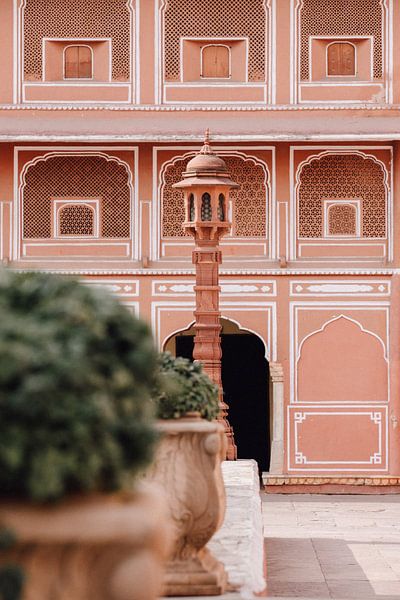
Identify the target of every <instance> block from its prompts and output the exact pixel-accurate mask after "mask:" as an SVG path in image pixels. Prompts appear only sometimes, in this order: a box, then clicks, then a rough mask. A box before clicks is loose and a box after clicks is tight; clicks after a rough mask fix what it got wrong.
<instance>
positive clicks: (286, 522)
mask: <svg viewBox="0 0 400 600" xmlns="http://www.w3.org/2000/svg"><path fill="white" fill-rule="evenodd" d="M262 499H263V519H264V534H265V544H266V555H267V581H268V590H267V597H274V598H275V599H276V600H277V599H278V598H279V599H281V598H284V599H291V598H301V599H302V600H309V599H310V600H311V599H315V598H318V599H320V600H327V599H328V598H329V599H331V598H333V599H335V600H336V599H340V600H347V599H349V598H352V599H354V598H356V599H357V600H369V599H371V598H374V599H375V600H400V495H399V496H335V495H332V496H325V495H324V496H322V495H312V496H311V495H288V496H287V495H275V494H268V495H266V494H263V496H262Z"/></svg>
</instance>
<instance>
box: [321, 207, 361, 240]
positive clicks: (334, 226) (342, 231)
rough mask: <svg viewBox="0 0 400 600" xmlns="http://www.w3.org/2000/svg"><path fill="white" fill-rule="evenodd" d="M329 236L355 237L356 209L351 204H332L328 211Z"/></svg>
mask: <svg viewBox="0 0 400 600" xmlns="http://www.w3.org/2000/svg"><path fill="white" fill-rule="evenodd" d="M328 233H329V235H356V233H357V215H356V207H355V206H352V205H351V204H334V205H332V206H330V207H329V211H328Z"/></svg>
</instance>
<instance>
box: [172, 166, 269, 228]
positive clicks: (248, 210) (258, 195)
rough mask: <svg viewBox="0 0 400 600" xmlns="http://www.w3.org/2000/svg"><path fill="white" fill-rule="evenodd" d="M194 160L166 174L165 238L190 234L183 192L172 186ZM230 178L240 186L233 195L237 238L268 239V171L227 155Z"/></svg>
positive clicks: (173, 168) (231, 194) (231, 196)
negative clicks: (185, 225)
mask: <svg viewBox="0 0 400 600" xmlns="http://www.w3.org/2000/svg"><path fill="white" fill-rule="evenodd" d="M190 158H191V157H187V158H185V159H180V160H177V161H175V162H174V163H173V164H171V165H169V166H168V167H167V169H166V171H165V176H164V177H165V184H164V186H163V190H162V236H163V237H183V236H185V235H189V234H188V233H185V232H184V231H183V229H182V223H183V221H184V220H185V211H184V204H183V192H182V191H181V190H179V189H178V190H177V189H174V188H173V187H172V185H173V184H174V183H177V182H178V181H180V180H181V179H182V173H183V171H184V170H185V169H186V165H187V163H188V161H189V160H190ZM224 161H225V162H226V165H227V167H228V171H229V173H230V176H231V177H232V179H233V180H234V181H236V183H238V184H239V185H240V188H239V189H237V190H232V191H231V192H230V199H231V200H232V203H233V221H234V229H233V235H234V236H236V237H263V238H265V237H267V224H266V222H267V188H266V185H265V178H266V176H265V171H264V169H263V167H262V166H261V165H258V164H255V163H254V162H253V161H252V160H245V159H243V158H241V157H239V156H224Z"/></svg>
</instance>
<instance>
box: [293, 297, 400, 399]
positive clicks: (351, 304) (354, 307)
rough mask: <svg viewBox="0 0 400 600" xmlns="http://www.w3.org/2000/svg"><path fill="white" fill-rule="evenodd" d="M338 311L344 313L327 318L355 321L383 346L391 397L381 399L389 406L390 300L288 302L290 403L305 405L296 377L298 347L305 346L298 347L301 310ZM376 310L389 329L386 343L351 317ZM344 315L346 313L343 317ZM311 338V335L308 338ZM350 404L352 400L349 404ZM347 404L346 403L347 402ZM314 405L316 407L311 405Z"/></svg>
mask: <svg viewBox="0 0 400 600" xmlns="http://www.w3.org/2000/svg"><path fill="white" fill-rule="evenodd" d="M333 308H334V309H335V310H337V311H341V312H340V314H339V315H337V316H335V317H334V318H331V319H328V321H330V320H336V319H338V318H340V317H344V318H347V319H348V320H353V321H354V322H356V323H357V324H358V325H359V327H360V328H361V329H362V331H365V332H366V333H370V334H371V335H374V336H375V337H376V338H377V339H378V340H379V341H380V342H381V344H382V346H383V348H384V358H385V360H386V362H387V365H388V369H387V389H388V398H387V399H386V400H382V402H387V403H390V399H391V395H390V393H391V392H390V328H389V323H390V301H389V300H380V301H378V300H358V301H356V300H348V301H342V300H341V301H339V302H338V300H320V301H318V300H304V301H290V302H289V331H290V340H289V355H290V400H289V402H290V404H306V403H307V402H305V401H303V400H302V401H299V400H298V396H297V377H298V368H297V365H298V360H299V348H300V347H301V345H302V342H300V344H299V334H298V314H299V312H300V311H308V310H312V311H326V310H328V311H329V310H332V309H333ZM360 310H363V311H367V312H370V311H373V312H382V313H383V314H384V315H385V327H386V338H385V340H383V339H382V338H381V337H380V336H378V335H377V334H376V333H374V332H371V331H369V330H366V329H364V328H363V326H362V325H361V323H359V321H356V320H354V319H352V318H351V317H350V316H349V313H351V312H352V311H358V312H359V311H360ZM343 313H345V314H343ZM314 333H316V331H313V332H312V333H311V334H310V335H313V334H314ZM306 337H309V335H307V336H305V338H303V340H302V341H304V339H306ZM346 402H347V403H349V401H346ZM346 402H345V403H346ZM341 403H342V402H336V404H341ZM311 404H315V403H314V402H311ZM320 404H322V405H329V404H330V402H325V401H324V402H321V403H320Z"/></svg>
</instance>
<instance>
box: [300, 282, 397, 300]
mask: <svg viewBox="0 0 400 600" xmlns="http://www.w3.org/2000/svg"><path fill="white" fill-rule="evenodd" d="M300 288H301V289H300ZM375 288H377V289H375ZM379 288H382V289H379ZM303 290H308V291H303ZM289 293H290V296H291V297H301V298H307V297H315V296H317V297H319V298H320V297H335V296H340V297H343V296H359V297H360V298H365V297H366V296H368V297H370V296H379V297H382V296H383V297H385V296H390V294H391V282H390V281H389V280H384V279H380V280H376V279H365V280H360V279H351V280H350V279H346V280H344V281H343V280H342V281H340V280H337V279H332V280H321V279H314V280H310V279H300V280H296V281H291V282H290V292H289Z"/></svg>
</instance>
